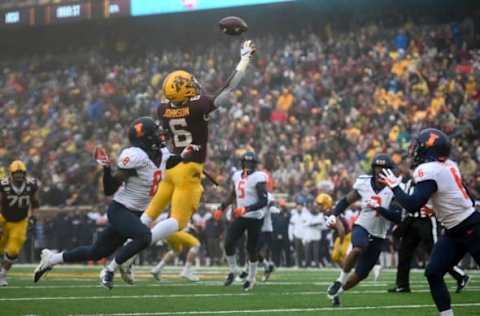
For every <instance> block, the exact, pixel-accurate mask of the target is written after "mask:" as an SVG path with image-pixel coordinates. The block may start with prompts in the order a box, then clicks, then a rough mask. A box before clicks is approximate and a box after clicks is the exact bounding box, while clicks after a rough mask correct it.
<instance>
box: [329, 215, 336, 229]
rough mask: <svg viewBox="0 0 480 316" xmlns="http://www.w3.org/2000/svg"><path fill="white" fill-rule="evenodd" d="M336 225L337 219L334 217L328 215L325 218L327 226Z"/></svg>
mask: <svg viewBox="0 0 480 316" xmlns="http://www.w3.org/2000/svg"><path fill="white" fill-rule="evenodd" d="M336 224H337V217H336V216H335V215H330V216H328V217H327V226H328V227H334V226H335V225H336Z"/></svg>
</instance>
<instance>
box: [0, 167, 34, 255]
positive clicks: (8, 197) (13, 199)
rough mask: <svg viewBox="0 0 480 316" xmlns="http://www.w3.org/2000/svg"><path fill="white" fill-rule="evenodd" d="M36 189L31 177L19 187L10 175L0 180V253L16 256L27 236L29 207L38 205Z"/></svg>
mask: <svg viewBox="0 0 480 316" xmlns="http://www.w3.org/2000/svg"><path fill="white" fill-rule="evenodd" d="M37 191H38V185H37V181H36V180H35V179H32V178H26V180H25V181H24V182H23V184H22V185H21V186H20V187H17V186H15V185H14V184H13V183H12V180H11V179H10V177H6V178H3V179H2V180H1V181H0V196H1V215H0V225H1V226H2V227H3V234H2V236H1V238H0V253H5V254H6V255H7V256H8V257H9V258H10V259H15V258H16V257H17V256H18V254H19V253H20V250H21V249H22V246H23V244H24V243H25V240H26V238H27V228H28V216H29V212H30V208H32V207H33V208H37V207H38V200H37V198H36V196H35V195H36V192H37Z"/></svg>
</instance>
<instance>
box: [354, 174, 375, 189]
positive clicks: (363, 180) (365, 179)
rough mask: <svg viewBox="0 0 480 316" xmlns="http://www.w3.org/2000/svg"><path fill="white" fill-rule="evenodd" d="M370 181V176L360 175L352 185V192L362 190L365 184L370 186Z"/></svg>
mask: <svg viewBox="0 0 480 316" xmlns="http://www.w3.org/2000/svg"><path fill="white" fill-rule="evenodd" d="M371 179H372V176H370V175H361V176H359V177H358V178H357V180H355V183H354V184H353V189H354V190H357V191H359V190H362V189H363V188H364V187H365V186H366V185H367V184H368V185H369V184H370V180H371Z"/></svg>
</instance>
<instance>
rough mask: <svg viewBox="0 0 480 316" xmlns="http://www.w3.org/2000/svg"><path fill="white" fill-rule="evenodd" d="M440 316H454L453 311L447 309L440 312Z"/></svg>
mask: <svg viewBox="0 0 480 316" xmlns="http://www.w3.org/2000/svg"><path fill="white" fill-rule="evenodd" d="M440 316H453V310H452V309H447V310H446V311H443V312H440Z"/></svg>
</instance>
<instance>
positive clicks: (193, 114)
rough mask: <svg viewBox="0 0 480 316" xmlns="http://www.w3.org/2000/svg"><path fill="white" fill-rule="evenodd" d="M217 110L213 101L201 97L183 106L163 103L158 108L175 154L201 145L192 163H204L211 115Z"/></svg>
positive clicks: (193, 156) (206, 97)
mask: <svg viewBox="0 0 480 316" xmlns="http://www.w3.org/2000/svg"><path fill="white" fill-rule="evenodd" d="M213 110H215V105H214V102H213V99H212V98H210V97H208V96H205V95H199V96H196V97H193V98H190V99H189V100H188V101H187V102H185V104H183V105H181V106H174V105H173V104H172V103H170V102H168V103H163V104H161V105H160V106H159V108H158V117H159V119H160V120H161V121H162V122H163V127H164V128H165V129H166V130H167V131H168V132H169V134H170V136H171V138H172V144H173V152H174V153H175V154H177V155H179V154H181V152H182V150H183V149H184V148H185V147H187V146H188V145H190V144H194V145H199V146H200V150H199V151H198V152H194V153H193V155H192V159H191V160H192V161H194V162H198V163H204V162H205V159H206V158H207V143H208V120H209V117H208V116H209V114H210V112H212V111H213Z"/></svg>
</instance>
